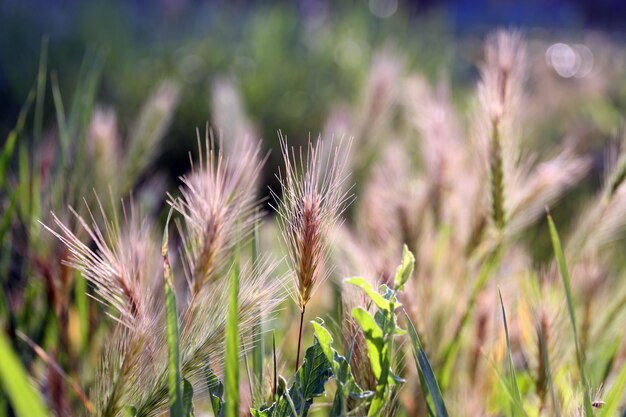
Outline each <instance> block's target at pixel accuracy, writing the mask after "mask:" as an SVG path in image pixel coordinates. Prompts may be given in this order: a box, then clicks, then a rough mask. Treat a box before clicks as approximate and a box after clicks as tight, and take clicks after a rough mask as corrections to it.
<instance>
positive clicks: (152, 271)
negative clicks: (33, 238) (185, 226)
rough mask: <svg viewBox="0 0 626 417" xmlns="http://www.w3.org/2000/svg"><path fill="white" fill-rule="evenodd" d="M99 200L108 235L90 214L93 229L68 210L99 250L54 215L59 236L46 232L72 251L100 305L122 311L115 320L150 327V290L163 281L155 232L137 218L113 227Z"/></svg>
mask: <svg viewBox="0 0 626 417" xmlns="http://www.w3.org/2000/svg"><path fill="white" fill-rule="evenodd" d="M96 200H97V202H98V206H99V211H100V214H101V217H102V219H103V221H104V223H105V228H104V231H102V230H101V229H100V227H99V226H98V224H97V222H96V220H95V217H94V215H93V213H92V212H91V211H90V210H89V215H90V217H91V225H89V223H88V222H87V221H86V220H85V219H84V218H83V217H82V216H80V215H78V214H77V213H76V211H75V210H74V209H73V208H72V207H69V210H70V211H71V212H72V213H73V214H74V216H75V217H76V219H77V220H78V222H79V224H80V225H81V227H82V228H83V229H84V231H85V232H86V233H87V234H88V236H89V238H90V239H91V240H92V241H93V242H94V244H95V246H96V250H92V249H91V248H90V247H89V246H87V244H85V243H83V242H82V241H81V240H80V238H79V237H78V236H77V235H76V234H75V233H74V232H72V230H70V228H69V227H67V226H66V225H65V224H64V223H63V222H62V221H61V220H59V218H58V217H57V216H56V215H55V214H54V213H51V215H52V219H53V221H54V223H55V225H56V226H57V228H58V231H57V230H55V229H53V228H51V227H50V226H47V225H43V226H44V227H45V228H46V229H47V230H49V231H50V232H51V233H52V234H53V235H54V236H56V237H57V238H58V239H59V240H60V241H61V242H62V243H63V244H64V245H65V246H66V247H67V249H68V251H69V259H68V261H67V264H68V265H69V266H71V267H72V268H75V269H77V270H78V271H80V272H81V273H82V274H83V275H84V276H85V278H87V280H88V281H89V282H90V283H91V284H92V285H93V286H94V288H95V291H96V294H97V295H98V297H99V299H100V301H102V302H103V303H104V304H106V305H108V306H111V307H113V309H114V310H116V311H117V313H118V314H119V315H118V317H116V319H117V320H118V321H119V322H121V323H123V324H124V325H126V326H128V327H130V328H135V327H137V326H138V325H141V324H146V323H147V322H149V321H150V317H151V316H152V313H153V312H152V311H151V306H152V305H153V302H152V295H151V294H150V292H149V291H148V289H149V288H150V286H151V285H152V284H153V282H154V280H155V279H156V277H158V271H159V263H158V258H157V257H156V254H157V253H158V252H157V247H156V245H155V244H154V239H152V235H151V233H152V231H151V227H150V224H149V223H148V222H147V221H143V222H142V223H139V222H138V221H137V217H136V216H135V215H134V214H133V213H131V219H130V221H128V219H127V222H126V224H124V225H120V224H119V222H118V221H117V220H115V221H109V220H108V218H107V216H106V214H105V211H104V208H103V206H102V204H101V203H100V200H99V199H98V198H97V197H96Z"/></svg>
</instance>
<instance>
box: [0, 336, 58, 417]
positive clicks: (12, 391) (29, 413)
mask: <svg viewBox="0 0 626 417" xmlns="http://www.w3.org/2000/svg"><path fill="white" fill-rule="evenodd" d="M0 358H2V360H0V385H1V386H2V389H3V390H4V392H6V394H7V396H8V398H9V400H10V402H11V405H12V406H13V409H14V410H15V413H16V415H17V417H45V416H49V414H48V412H47V411H46V407H45V406H44V404H43V402H42V400H41V398H40V397H39V394H38V393H37V391H36V390H35V388H34V387H33V385H32V384H31V382H30V379H29V377H28V374H27V373H26V370H25V369H24V367H23V366H22V364H21V363H20V360H19V359H18V357H17V355H16V354H15V352H14V351H13V349H12V348H11V344H10V342H9V339H8V338H7V337H6V336H5V334H4V333H3V332H1V331H0Z"/></svg>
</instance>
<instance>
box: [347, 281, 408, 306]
mask: <svg viewBox="0 0 626 417" xmlns="http://www.w3.org/2000/svg"><path fill="white" fill-rule="evenodd" d="M346 282H347V283H348V284H352V285H356V286H357V287H359V288H361V289H363V290H364V291H365V292H366V293H367V295H368V296H369V297H370V298H371V299H372V301H373V302H374V304H376V306H377V307H378V308H380V309H381V310H384V311H390V309H391V302H390V301H389V300H387V299H385V297H383V296H382V295H381V294H380V293H379V292H378V291H376V290H375V289H373V288H372V286H371V285H370V283H369V282H367V281H366V280H365V278H362V277H354V278H348V279H347V280H346ZM395 306H396V307H400V306H401V304H400V303H399V302H396V303H395Z"/></svg>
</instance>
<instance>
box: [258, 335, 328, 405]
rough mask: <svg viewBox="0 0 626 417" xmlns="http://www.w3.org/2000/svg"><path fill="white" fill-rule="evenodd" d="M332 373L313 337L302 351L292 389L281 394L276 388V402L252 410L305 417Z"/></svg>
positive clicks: (318, 344)
mask: <svg viewBox="0 0 626 417" xmlns="http://www.w3.org/2000/svg"><path fill="white" fill-rule="evenodd" d="M332 375H333V372H332V365H331V363H330V362H329V361H328V359H327V358H326V355H325V354H324V351H323V350H322V347H321V345H320V343H319V341H318V339H317V336H316V337H314V340H313V345H312V346H310V347H309V348H308V349H307V350H306V352H305V355H304V359H303V361H302V365H301V366H300V368H299V369H298V372H297V373H296V377H295V379H294V382H293V384H292V385H291V388H290V389H289V390H284V392H282V394H280V393H279V390H278V389H277V394H280V395H279V398H278V400H277V401H276V402H274V403H273V404H271V405H270V406H268V407H264V408H260V409H252V410H251V413H252V415H253V416H259V417H294V414H295V417H298V416H301V417H306V416H307V415H308V412H309V408H310V407H311V404H313V399H314V398H317V397H320V396H322V395H323V394H324V385H325V384H326V382H327V381H328V379H329V378H330V377H331V376H332Z"/></svg>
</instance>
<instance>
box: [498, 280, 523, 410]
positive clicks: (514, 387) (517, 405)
mask: <svg viewBox="0 0 626 417" xmlns="http://www.w3.org/2000/svg"><path fill="white" fill-rule="evenodd" d="M498 296H499V297H500V307H501V308H502V320H503V321H504V334H505V336H506V350H507V361H508V363H509V385H510V387H511V392H512V394H513V402H512V406H513V410H517V411H521V413H522V414H523V415H526V411H525V410H524V407H523V406H522V396H521V394H520V392H519V385H518V384H517V375H516V374H515V366H514V365H513V355H512V354H511V341H510V339H509V325H508V323H507V320H506V310H505V309H504V301H503V300H502V293H501V292H500V289H499V288H498ZM516 414H517V413H516V412H515V411H514V412H513V416H515V415H516Z"/></svg>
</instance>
